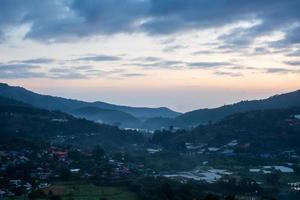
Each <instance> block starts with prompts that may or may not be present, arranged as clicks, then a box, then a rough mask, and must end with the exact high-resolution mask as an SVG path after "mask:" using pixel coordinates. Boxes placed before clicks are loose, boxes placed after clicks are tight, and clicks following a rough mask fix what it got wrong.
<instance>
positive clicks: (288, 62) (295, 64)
mask: <svg viewBox="0 0 300 200" xmlns="http://www.w3.org/2000/svg"><path fill="white" fill-rule="evenodd" d="M284 63H285V64H288V65H293V66H300V61H286V62H284Z"/></svg>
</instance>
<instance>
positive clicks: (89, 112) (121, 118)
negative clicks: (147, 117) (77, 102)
mask: <svg viewBox="0 0 300 200" xmlns="http://www.w3.org/2000/svg"><path fill="white" fill-rule="evenodd" d="M71 113H72V115H74V116H76V117H82V118H86V119H88V120H92V121H97V122H100V123H103V122H105V123H108V124H111V125H118V126H121V127H137V126H139V124H140V123H141V122H140V120H139V119H137V118H136V117H134V116H132V115H130V114H128V113H126V112H123V111H119V110H108V109H101V108H98V107H95V106H94V107H92V106H89V107H81V108H78V109H75V110H73V111H71Z"/></svg>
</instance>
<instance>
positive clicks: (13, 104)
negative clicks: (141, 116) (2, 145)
mask: <svg viewBox="0 0 300 200" xmlns="http://www.w3.org/2000/svg"><path fill="white" fill-rule="evenodd" d="M0 137H1V138H6V139H7V138H10V137H24V138H27V137H34V138H50V139H51V138H63V139H62V140H67V139H68V138H69V141H68V142H69V143H70V144H71V143H72V144H74V143H75V144H79V145H85V146H89V145H92V144H100V145H102V146H105V147H116V148H120V147H122V146H123V147H124V146H126V145H132V144H133V143H142V141H143V137H142V135H141V134H140V133H138V132H135V131H126V130H121V129H119V128H117V127H114V126H109V125H104V124H98V123H94V122H92V121H89V120H85V119H78V118H75V117H73V116H71V115H69V114H66V113H62V112H60V111H51V110H45V109H40V108H36V107H33V106H31V105H27V104H24V103H22V102H19V101H16V100H13V99H9V98H5V97H0Z"/></svg>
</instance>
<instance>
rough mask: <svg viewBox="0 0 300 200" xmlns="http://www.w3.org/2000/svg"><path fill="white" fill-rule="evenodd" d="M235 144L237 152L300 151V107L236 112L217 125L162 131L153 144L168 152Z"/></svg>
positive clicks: (154, 138)
mask: <svg viewBox="0 0 300 200" xmlns="http://www.w3.org/2000/svg"><path fill="white" fill-rule="evenodd" d="M231 141H236V143H237V144H238V145H236V147H235V151H246V152H254V153H255V152H256V153H263V152H279V153H282V152H283V151H286V150H291V149H294V150H300V146H299V143H300V107H293V108H284V109H268V110H256V111H248V112H243V113H236V114H232V115H230V116H227V117H226V118H225V119H223V120H221V121H219V122H216V123H214V124H208V125H200V126H198V127H196V128H193V129H191V130H179V131H176V132H172V131H166V130H165V131H161V132H156V133H155V134H154V135H153V137H152V143H154V144H156V145H159V146H162V147H164V148H166V149H171V148H172V149H177V150H182V149H185V144H186V143H193V144H195V145H196V146H197V145H199V144H206V145H207V147H218V148H223V147H225V146H226V145H227V144H229V143H230V142H231Z"/></svg>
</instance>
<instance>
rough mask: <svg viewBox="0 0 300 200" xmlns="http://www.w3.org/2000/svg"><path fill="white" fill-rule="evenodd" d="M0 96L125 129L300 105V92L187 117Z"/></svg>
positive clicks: (6, 92) (4, 90)
mask: <svg viewBox="0 0 300 200" xmlns="http://www.w3.org/2000/svg"><path fill="white" fill-rule="evenodd" d="M0 96H4V97H8V98H11V99H15V100H18V101H21V102H23V103H26V104H30V105H32V106H35V107H38V108H42V109H47V110H59V111H62V112H66V113H68V114H72V115H73V116H76V117H79V118H86V119H88V120H93V121H97V122H102V123H106V124H112V125H118V126H120V127H123V128H145V129H152V130H154V129H162V128H165V129H168V128H169V127H171V126H173V127H177V128H193V127H196V126H198V125H201V124H208V123H210V122H211V123H215V122H218V121H220V120H222V119H224V118H225V117H227V116H229V115H232V114H236V113H242V112H247V111H253V110H266V109H282V108H289V107H299V106H300V90H297V91H294V92H290V93H286V94H281V95H275V96H272V97H270V98H267V99H262V100H253V101H241V102H239V103H235V104H231V105H226V106H222V107H218V108H212V109H199V110H195V111H191V112H187V113H184V114H181V113H178V112H175V111H173V110H171V109H169V108H165V107H160V108H146V107H129V106H120V105H114V104H109V103H105V102H100V101H96V102H85V101H79V100H74V99H66V98H61V97H54V96H49V95H41V94H37V93H34V92H32V91H29V90H26V89H24V88H22V87H14V86H9V85H7V84H5V83H0Z"/></svg>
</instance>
